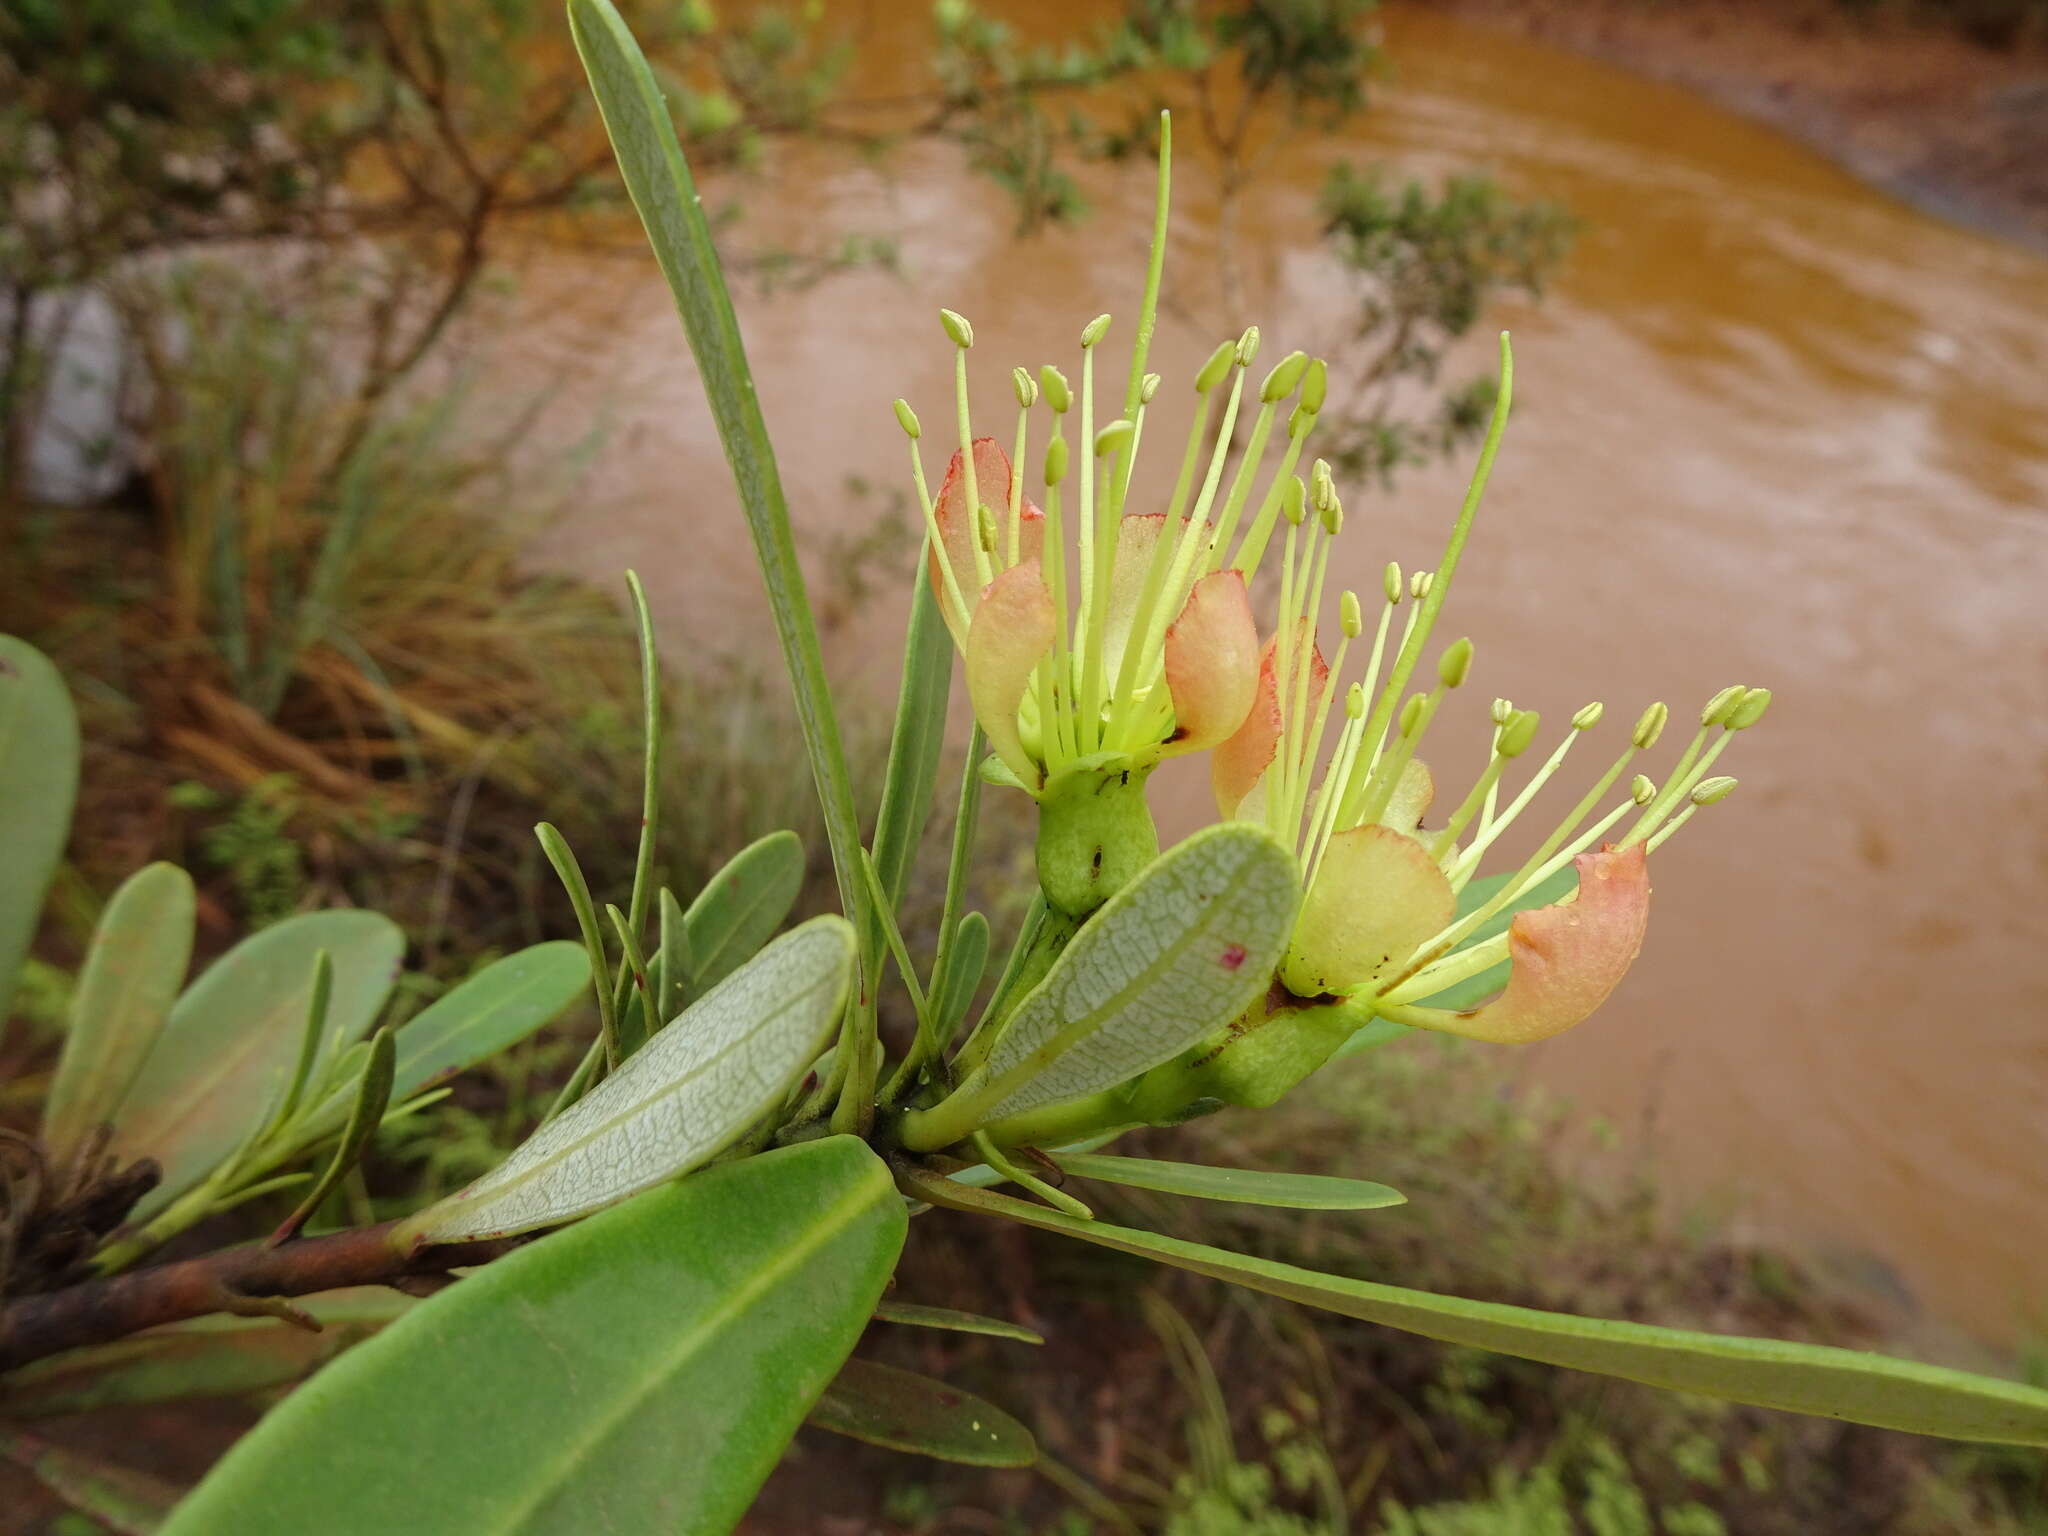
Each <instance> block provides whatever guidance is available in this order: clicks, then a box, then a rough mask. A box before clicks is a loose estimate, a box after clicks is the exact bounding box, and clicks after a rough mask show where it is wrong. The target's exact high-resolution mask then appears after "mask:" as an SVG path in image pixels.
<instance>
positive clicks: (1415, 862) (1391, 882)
mask: <svg viewBox="0 0 2048 1536" xmlns="http://www.w3.org/2000/svg"><path fill="white" fill-rule="evenodd" d="M1457 911H1458V897H1457V894H1456V893H1455V892H1454V891H1452V889H1451V882H1450V881H1449V880H1448V879H1446V878H1445V876H1444V872H1443V870H1442V869H1441V868H1439V867H1438V865H1437V862H1436V860H1435V859H1432V858H1431V857H1430V856H1429V851H1428V850H1427V849H1426V848H1424V847H1423V846H1422V844H1420V843H1418V842H1417V841H1416V840H1415V839H1414V838H1412V837H1410V836H1408V835H1407V834H1406V833H1403V832H1397V831H1395V830H1394V829H1393V828H1392V827H1383V826H1378V825H1368V826H1362V827H1353V828H1351V829H1350V830H1349V831H1346V832H1339V833H1338V834H1337V835H1336V836H1335V837H1333V838H1331V839H1330V846H1329V847H1328V848H1327V849H1326V850H1325V851H1324V853H1323V860H1322V863H1321V865H1320V866H1319V867H1318V868H1317V870H1316V878H1315V884H1314V885H1313V886H1311V887H1310V888H1309V893H1308V899H1307V900H1306V901H1304V902H1303V903H1302V908H1301V916H1300V917H1298V918H1297V919H1296V920H1295V924H1294V941H1293V943H1291V944H1290V945H1289V946H1288V949H1287V958H1286V959H1285V960H1284V961H1283V962H1282V963H1281V966H1280V979H1281V980H1282V981H1283V982H1284V983H1286V986H1287V989H1288V991H1290V992H1292V993H1294V994H1295V995H1296V996H1298V997H1322V996H1324V995H1326V994H1327V995H1332V996H1336V997H1345V996H1348V995H1349V994H1351V993H1352V992H1355V991H1357V990H1358V989H1359V988H1360V987H1362V986H1364V985H1365V984H1366V983H1367V982H1370V981H1372V980H1373V979H1374V978H1376V977H1378V976H1381V975H1383V974H1386V973H1388V972H1391V971H1392V970H1394V969H1395V968H1397V967H1399V966H1401V965H1403V964H1405V963H1406V962H1407V960H1408V958H1409V957H1410V956H1411V955H1413V954H1414V953H1415V950H1416V947H1417V946H1418V945H1420V944H1422V943H1423V942H1424V941H1425V940H1427V939H1428V938H1430V937H1431V936H1432V935H1433V934H1436V933H1438V932H1440V931H1441V930H1442V929H1443V928H1444V927H1445V926H1446V925H1447V924H1448V923H1449V922H1450V921H1451V919H1452V918H1453V917H1455V916H1456V915H1457Z"/></svg>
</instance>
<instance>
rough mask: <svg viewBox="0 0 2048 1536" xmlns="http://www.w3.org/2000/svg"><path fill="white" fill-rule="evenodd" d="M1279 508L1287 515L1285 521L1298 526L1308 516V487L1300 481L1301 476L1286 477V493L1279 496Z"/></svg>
mask: <svg viewBox="0 0 2048 1536" xmlns="http://www.w3.org/2000/svg"><path fill="white" fill-rule="evenodd" d="M1280 510H1281V511H1282V512H1284V513H1285V514H1286V515H1287V521H1288V522H1290V523H1292V524H1294V526H1295V527H1297V528H1299V527H1300V526H1301V524H1302V521H1303V520H1304V519H1305V518H1307V516H1308V487H1307V486H1305V485H1303V484H1302V483H1301V476H1299V475H1289V476H1288V477H1287V494H1286V495H1285V496H1284V497H1282V498H1281V501H1280Z"/></svg>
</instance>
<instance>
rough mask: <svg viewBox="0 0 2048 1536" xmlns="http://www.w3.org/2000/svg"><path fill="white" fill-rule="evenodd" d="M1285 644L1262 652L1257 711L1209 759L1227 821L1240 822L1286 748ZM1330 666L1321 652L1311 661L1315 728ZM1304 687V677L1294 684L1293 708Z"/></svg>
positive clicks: (1212, 785) (1311, 709) (1271, 642)
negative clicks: (1236, 819)
mask: <svg viewBox="0 0 2048 1536" xmlns="http://www.w3.org/2000/svg"><path fill="white" fill-rule="evenodd" d="M1302 631H1303V637H1304V638H1306V637H1307V631H1308V621H1307V620H1303V621H1302ZM1279 665H1280V661H1279V638H1278V637H1277V636H1276V637H1274V638H1273V639H1271V640H1268V641H1267V642H1266V648H1265V649H1264V650H1263V651H1261V652H1259V683H1258V690H1257V692H1256V694H1255V695H1254V696H1253V699H1252V707H1251V710H1250V712H1249V713H1247V714H1246V715H1245V717H1244V724H1243V725H1241V726H1239V727H1238V728H1237V730H1236V732H1235V733H1234V734H1233V735H1232V736H1231V737H1230V738H1229V739H1228V740H1227V741H1224V742H1221V743H1219V744H1218V746H1217V748H1216V750H1215V751H1214V752H1212V753H1211V754H1210V755H1209V786H1210V788H1211V789H1213V790H1214V791H1215V794H1216V809H1217V811H1218V812H1219V813H1221V814H1222V815H1224V816H1234V815H1236V814H1237V812H1238V810H1239V808H1240V807H1241V806H1242V805H1243V804H1244V800H1245V797H1246V796H1247V795H1249V794H1250V793H1251V792H1252V790H1253V788H1254V787H1255V786H1256V785H1257V784H1258V782H1259V780H1260V779H1261V778H1263V777H1265V773H1266V770H1267V769H1268V768H1270V767H1271V766H1272V765H1273V756H1274V753H1275V752H1276V751H1277V749H1278V748H1279V745H1280V728H1281V723H1282V720H1283V716H1282V715H1281V712H1280V698H1279ZM1329 675H1330V664H1329V663H1328V662H1327V661H1325V660H1323V651H1322V647H1321V646H1317V647H1315V648H1314V650H1312V651H1311V652H1310V656H1309V680H1308V700H1309V704H1308V707H1309V713H1310V715H1311V720H1310V723H1311V724H1313V723H1314V722H1313V715H1314V712H1315V709H1316V707H1317V706H1318V705H1319V704H1321V702H1322V698H1323V684H1324V682H1325V681H1326V680H1327V679H1328V678H1329ZM1299 683H1300V675H1299V674H1296V675H1295V677H1293V678H1291V679H1289V698H1288V703H1289V704H1290V705H1291V704H1292V703H1293V702H1294V697H1295V695H1294V693H1293V690H1294V688H1295V687H1297V686H1298V685H1299ZM1303 729H1304V730H1306V729H1307V727H1306V726H1304V727H1303Z"/></svg>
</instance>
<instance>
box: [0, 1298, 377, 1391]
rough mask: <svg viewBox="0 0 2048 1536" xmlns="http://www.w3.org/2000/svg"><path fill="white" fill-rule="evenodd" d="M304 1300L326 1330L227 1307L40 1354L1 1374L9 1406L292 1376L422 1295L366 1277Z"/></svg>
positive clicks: (265, 1385)
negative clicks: (84, 1346)
mask: <svg viewBox="0 0 2048 1536" xmlns="http://www.w3.org/2000/svg"><path fill="white" fill-rule="evenodd" d="M299 1305H300V1306H301V1307H303V1309H304V1310H305V1311H307V1312H310V1313H311V1314H312V1315H313V1318H314V1320H315V1321H316V1322H318V1323H319V1324H320V1331H319V1332H318V1333H314V1332H312V1331H310V1330H309V1329H305V1328H301V1327H299V1326H297V1325H296V1324H293V1323H288V1322H285V1321H284V1320H283V1319H281V1318H275V1317H235V1316H233V1315H231V1314H229V1313H225V1312H223V1313H219V1314H216V1315H215V1316H212V1317H199V1318H194V1319H193V1320H192V1321H190V1322H186V1323H173V1324H171V1325H169V1326H168V1327H164V1328H151V1329H149V1330H147V1331H146V1332H143V1333H137V1334H131V1335H130V1336H129V1337H127V1338H125V1339H119V1340H116V1341H115V1342H114V1343H112V1344H96V1345H93V1346H91V1347H90V1348H87V1349H73V1350H67V1351H66V1352H65V1353H63V1354H61V1355H52V1356H51V1357H50V1358H48V1359H46V1360H38V1361H36V1362H34V1363H33V1364H31V1365H25V1366H22V1367H21V1368H20V1369H19V1370H15V1371H10V1372H9V1373H8V1374H7V1376H6V1377H5V1378H4V1379H0V1414H5V1415H6V1416H7V1417H9V1418H13V1419H39V1418H54V1417H57V1416H58V1415H60V1414H68V1413H85V1412H89V1411H91V1410H94V1409H100V1408H134V1407H141V1406H144V1405H146V1404H150V1403H170V1402H185V1401H190V1400H193V1399H196V1398H217V1397H245V1396H248V1395H249V1394H251V1393H255V1392H265V1391H269V1390H271V1389H272V1388H276V1387H283V1386H289V1385H290V1384H291V1383H293V1382H295V1381H297V1380H298V1379H299V1378H300V1377H302V1376H305V1375H307V1374H309V1373H310V1372H312V1371H313V1370H315V1369H316V1368H318V1367H319V1366H322V1365H324V1364H326V1363H327V1362H328V1361H329V1360H332V1359H333V1358H334V1357H335V1356H336V1355H338V1354H340V1353H341V1352H342V1351H343V1350H344V1349H346V1348H348V1347H349V1346H350V1345H351V1344H356V1343H359V1342H360V1341H362V1340H363V1339H366V1338H368V1337H369V1336H370V1335H371V1334H373V1333H375V1332H376V1331H377V1330H378V1329H380V1328H382V1327H384V1326H385V1325H386V1324H387V1323H390V1322H391V1321H392V1320H393V1319H395V1318H397V1317H399V1316H400V1315H402V1314H403V1313H404V1312H405V1311H406V1309H407V1308H409V1307H411V1306H412V1305H413V1300H412V1298H411V1297H409V1296H401V1295H399V1294H398V1292H396V1291H392V1290H386V1289H385V1288H384V1287H383V1286H363V1287H360V1288H356V1289H350V1290H340V1291H329V1292H326V1293H325V1294H323V1295H319V1296H309V1297H306V1298H304V1299H303V1300H302V1301H301V1302H300V1303H299Z"/></svg>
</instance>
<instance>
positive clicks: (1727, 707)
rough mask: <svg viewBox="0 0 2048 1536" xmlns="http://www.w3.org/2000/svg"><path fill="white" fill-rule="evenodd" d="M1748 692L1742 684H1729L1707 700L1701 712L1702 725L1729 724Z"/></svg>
mask: <svg viewBox="0 0 2048 1536" xmlns="http://www.w3.org/2000/svg"><path fill="white" fill-rule="evenodd" d="M1748 692H1749V690H1748V689H1747V688H1745V687H1743V686H1742V684H1740V683H1731V684H1729V685H1728V686H1727V687H1726V688H1723V689H1722V690H1721V691H1720V692H1719V693H1717V694H1715V695H1714V696H1713V697H1712V698H1711V699H1709V700H1707V707H1706V708H1705V709H1703V710H1701V711H1700V724H1701V725H1725V724H1727V722H1728V716H1729V713H1730V712H1731V711H1732V710H1733V709H1734V708H1735V706H1736V705H1737V704H1740V703H1741V702H1742V697H1743V695H1744V694H1746V693H1748ZM1766 702H1768V701H1766Z"/></svg>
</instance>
